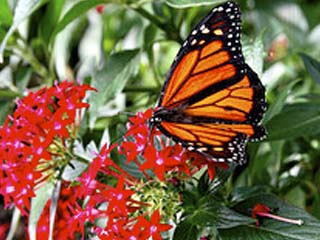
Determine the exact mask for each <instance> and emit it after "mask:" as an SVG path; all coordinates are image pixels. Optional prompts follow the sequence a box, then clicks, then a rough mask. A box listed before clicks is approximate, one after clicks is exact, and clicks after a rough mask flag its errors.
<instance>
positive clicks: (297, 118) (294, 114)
mask: <svg viewBox="0 0 320 240" xmlns="http://www.w3.org/2000/svg"><path fill="white" fill-rule="evenodd" d="M319 125H320V107H319V105H315V104H310V103H301V104H294V105H289V106H286V107H285V108H284V109H283V111H282V112H281V113H280V114H278V115H276V116H275V117H273V118H272V119H271V120H270V121H269V122H268V123H267V125H266V127H267V129H268V132H269V135H268V138H267V140H269V141H272V140H279V139H289V138H296V137H301V136H313V135H316V134H319V133H320V128H319Z"/></svg>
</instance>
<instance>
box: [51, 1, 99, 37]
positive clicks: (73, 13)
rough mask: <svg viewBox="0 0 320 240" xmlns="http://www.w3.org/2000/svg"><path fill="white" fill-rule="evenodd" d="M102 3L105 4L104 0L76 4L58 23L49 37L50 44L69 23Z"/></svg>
mask: <svg viewBox="0 0 320 240" xmlns="http://www.w3.org/2000/svg"><path fill="white" fill-rule="evenodd" d="M102 3H105V0H90V1H88V0H83V1H79V2H78V3H76V4H75V5H74V6H72V8H71V9H70V10H69V11H68V12H67V13H66V14H65V15H64V16H63V17H62V19H61V20H60V21H59V22H58V24H57V25H56V27H55V28H54V31H53V33H52V35H51V39H50V42H52V41H53V40H54V37H55V36H56V35H57V34H58V33H59V32H60V31H61V30H63V29H64V28H65V27H66V26H67V25H68V24H69V23H71V22H72V21H73V20H75V19H76V18H79V16H82V15H83V14H85V13H86V12H87V11H88V10H89V9H91V8H93V7H95V6H97V5H99V4H102Z"/></svg>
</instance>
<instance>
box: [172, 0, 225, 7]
mask: <svg viewBox="0 0 320 240" xmlns="http://www.w3.org/2000/svg"><path fill="white" fill-rule="evenodd" d="M223 2H225V1H224V0H199V1H194V0H166V3H167V4H168V5H170V6H172V7H175V8H186V7H195V6H204V5H209V4H219V3H223Z"/></svg>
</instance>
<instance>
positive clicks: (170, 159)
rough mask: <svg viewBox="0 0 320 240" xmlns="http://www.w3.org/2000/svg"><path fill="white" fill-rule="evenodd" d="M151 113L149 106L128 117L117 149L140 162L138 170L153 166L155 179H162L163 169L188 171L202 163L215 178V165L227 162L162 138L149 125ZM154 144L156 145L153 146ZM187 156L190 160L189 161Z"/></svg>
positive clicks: (223, 166) (163, 175)
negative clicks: (142, 158)
mask: <svg viewBox="0 0 320 240" xmlns="http://www.w3.org/2000/svg"><path fill="white" fill-rule="evenodd" d="M151 116H152V110H151V109H148V110H147V111H146V112H144V113H141V112H140V113H138V114H137V116H135V117H131V118H130V119H129V121H130V123H131V124H129V125H128V132H127V134H126V136H125V137H126V139H125V141H123V142H122V144H121V145H120V147H119V149H120V152H121V153H123V154H125V155H126V157H127V161H128V162H130V161H132V160H134V161H135V163H136V164H137V165H138V166H140V170H142V171H146V170H149V169H152V170H153V172H154V173H155V175H156V176H157V177H158V179H159V180H161V181H163V180H164V179H165V173H169V172H177V173H179V174H181V173H184V174H186V175H191V174H193V173H195V172H197V171H199V169H201V168H203V167H207V168H208V173H209V177H210V179H214V177H215V172H216V167H217V166H218V167H221V168H224V169H226V168H228V167H229V166H228V164H226V163H217V162H213V161H211V160H210V159H208V158H207V157H205V156H204V155H201V154H200V153H197V152H190V151H187V150H185V148H183V147H182V146H181V145H179V144H175V143H172V141H170V140H169V139H165V140H164V138H163V136H162V135H161V133H160V132H159V131H158V130H157V129H151V130H150V129H149V127H148V124H147V122H148V120H149V119H150V118H151ZM150 131H152V133H151V132H150ZM165 141H166V142H165ZM155 145H158V146H159V147H158V148H155ZM138 155H141V156H143V157H144V162H142V163H141V162H139V161H137V156H138ZM189 160H192V161H191V164H189Z"/></svg>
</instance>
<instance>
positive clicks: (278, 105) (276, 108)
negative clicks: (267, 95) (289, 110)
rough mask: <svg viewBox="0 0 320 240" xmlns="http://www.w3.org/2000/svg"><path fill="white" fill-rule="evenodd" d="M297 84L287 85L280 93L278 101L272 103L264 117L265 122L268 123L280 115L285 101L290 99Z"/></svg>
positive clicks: (294, 82)
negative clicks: (290, 94) (291, 92)
mask: <svg viewBox="0 0 320 240" xmlns="http://www.w3.org/2000/svg"><path fill="white" fill-rule="evenodd" d="M296 83H297V81H293V82H291V83H289V84H288V85H286V86H285V87H284V89H283V90H281V91H280V93H279V95H277V98H276V100H275V101H274V103H272V104H271V105H270V106H269V108H268V111H267V112H266V114H265V116H264V117H263V122H264V123H267V122H268V121H269V120H270V119H271V118H273V117H274V116H275V115H277V114H279V113H280V112H281V110H282V108H283V106H284V104H285V101H286V99H287V97H288V94H289V92H290V91H291V89H292V88H293V86H294V85H295V84H296Z"/></svg>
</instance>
